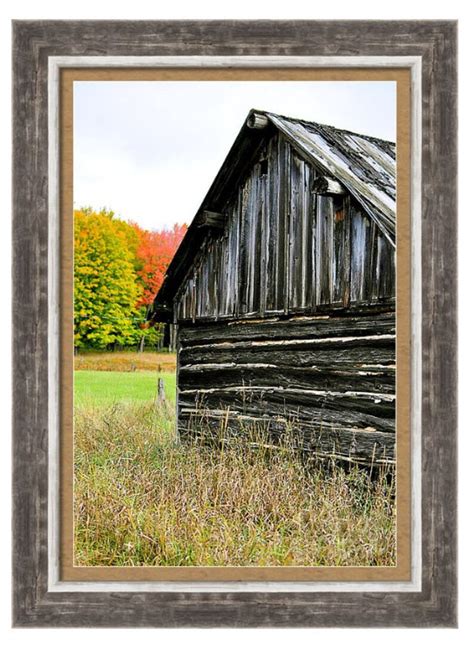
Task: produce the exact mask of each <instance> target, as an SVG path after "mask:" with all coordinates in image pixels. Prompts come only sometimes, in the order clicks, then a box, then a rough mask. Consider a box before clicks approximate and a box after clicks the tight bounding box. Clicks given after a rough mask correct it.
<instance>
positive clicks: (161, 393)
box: [156, 378, 166, 405]
mask: <svg viewBox="0 0 474 648" xmlns="http://www.w3.org/2000/svg"><path fill="white" fill-rule="evenodd" d="M165 400H166V394H165V383H164V380H163V378H158V393H157V395H156V402H157V404H158V405H160V404H161V403H164V402H165Z"/></svg>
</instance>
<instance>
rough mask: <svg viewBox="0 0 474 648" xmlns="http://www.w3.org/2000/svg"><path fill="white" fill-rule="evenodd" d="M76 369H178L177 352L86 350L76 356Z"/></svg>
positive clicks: (166, 370) (162, 370) (161, 370)
mask: <svg viewBox="0 0 474 648" xmlns="http://www.w3.org/2000/svg"><path fill="white" fill-rule="evenodd" d="M74 369H85V370H87V371H157V372H159V373H161V372H168V371H175V370H176V353H165V352H163V353H158V352H152V351H145V352H143V353H135V352H134V351H114V352H113V353H107V352H100V351H98V352H95V353H94V352H86V353H80V354H78V355H76V356H75V358H74Z"/></svg>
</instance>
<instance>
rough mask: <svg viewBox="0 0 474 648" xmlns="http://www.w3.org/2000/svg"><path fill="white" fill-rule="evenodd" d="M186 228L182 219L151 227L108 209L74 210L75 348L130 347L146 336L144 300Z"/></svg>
mask: <svg viewBox="0 0 474 648" xmlns="http://www.w3.org/2000/svg"><path fill="white" fill-rule="evenodd" d="M185 232H186V225H177V224H175V225H174V226H173V227H172V228H171V229H169V230H168V229H163V230H160V231H150V230H146V229H143V228H141V227H140V226H139V225H137V224H136V223H134V222H131V221H128V222H126V221H124V220H122V219H120V218H117V217H116V216H115V215H114V213H113V212H111V211H106V210H102V211H98V212H97V211H93V210H92V209H88V208H82V209H79V210H75V211H74V345H75V347H76V348H77V349H85V348H93V349H108V348H116V347H132V346H134V345H137V344H139V343H140V341H142V338H143V336H145V343H146V344H147V345H155V344H156V343H157V341H158V336H159V332H158V331H157V330H156V329H147V330H143V329H142V328H140V325H141V324H143V323H144V321H145V318H146V312H147V308H148V307H149V305H150V304H151V303H152V302H153V299H154V297H155V295H156V293H157V291H158V290H159V288H160V286H161V284H162V282H163V278H164V276H165V272H166V269H167V267H168V264H169V262H170V261H171V259H172V257H173V255H174V253H175V251H176V249H177V247H178V245H179V244H180V242H181V239H182V238H183V236H184V234H185Z"/></svg>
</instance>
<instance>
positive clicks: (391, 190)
mask: <svg viewBox="0 0 474 648" xmlns="http://www.w3.org/2000/svg"><path fill="white" fill-rule="evenodd" d="M260 116H261V117H263V118H266V121H268V122H269V126H270V127H269V128H250V127H249V124H251V123H252V120H255V117H257V118H258V117H260ZM264 121H265V119H264ZM275 129H276V130H278V131H280V132H281V133H282V134H283V135H284V137H285V138H286V139H287V140H288V141H289V142H290V143H291V144H292V146H293V147H294V148H295V149H296V150H297V151H298V152H299V153H300V155H301V156H302V157H304V158H305V159H306V160H307V161H308V162H309V163H310V164H312V165H313V166H315V167H316V168H317V169H318V170H319V171H321V172H322V173H323V174H326V175H331V176H333V177H335V178H336V179H337V180H338V181H339V182H340V183H341V184H342V185H344V187H345V188H346V190H347V191H348V192H349V193H350V194H352V195H353V196H354V197H355V198H356V199H357V201H358V202H359V203H360V204H361V206H362V207H363V208H364V209H365V211H366V212H367V214H368V215H369V216H370V217H371V218H372V219H373V220H374V221H375V222H376V223H377V225H378V227H379V228H380V230H381V231H382V232H383V234H384V235H385V236H386V238H387V239H388V240H389V241H390V243H391V244H392V245H395V213H396V212H395V196H396V184H395V182H396V180H395V179H396V155H395V144H394V143H393V142H389V141H386V140H381V139H378V138H375V137H369V136H367V135H361V134H358V133H353V132H350V131H347V130H341V129H339V128H335V127H333V126H327V125H324V124H317V123H315V122H309V121H305V120H301V119H294V118H291V117H286V116H284V115H277V114H274V113H270V112H267V111H261V110H254V109H252V110H251V111H250V112H249V114H248V116H247V118H246V120H245V123H244V125H243V126H242V128H241V130H240V132H239V134H238V135H237V138H236V140H235V141H234V144H233V145H232V147H231V149H230V151H229V153H228V155H227V157H226V159H225V160H224V163H223V164H222V166H221V168H220V170H219V172H218V173H217V176H216V178H215V179H214V181H213V183H212V185H211V187H210V188H209V191H208V192H207V194H206V196H205V198H204V200H203V203H202V204H201V206H200V208H199V210H198V212H197V214H196V216H195V217H194V219H193V221H192V222H191V224H190V226H189V228H188V230H187V232H186V235H185V236H184V238H183V240H182V242H181V245H180V246H179V248H178V250H177V252H176V254H175V255H174V257H173V259H172V261H171V263H170V265H169V267H168V270H167V273H166V276H165V279H164V281H163V284H162V286H161V288H160V290H159V292H158V294H157V296H156V297H155V301H154V304H153V309H152V311H151V313H150V317H153V314H155V315H158V314H159V312H160V311H161V310H162V309H163V308H165V309H166V308H169V307H170V306H171V302H172V300H173V297H174V295H175V293H176V291H177V290H178V289H179V287H180V285H181V282H182V281H183V279H184V277H185V275H186V273H187V271H188V269H189V267H190V266H191V264H192V263H193V260H194V257H195V256H196V254H197V252H198V251H199V249H200V247H201V244H202V242H203V240H204V238H205V236H206V232H205V229H204V228H202V227H201V222H200V220H201V219H200V217H201V215H202V213H203V212H204V211H205V210H209V211H218V210H219V209H221V208H222V207H223V205H224V202H225V200H226V198H227V191H228V190H229V189H230V188H231V187H232V186H234V187H235V186H236V185H237V184H238V182H239V181H240V179H241V178H242V176H243V174H244V173H245V171H246V169H247V168H248V167H249V166H250V165H251V164H253V162H254V161H255V158H256V156H257V155H258V152H259V149H260V148H261V146H262V144H263V143H264V141H265V140H266V139H267V138H268V136H269V133H270V132H275Z"/></svg>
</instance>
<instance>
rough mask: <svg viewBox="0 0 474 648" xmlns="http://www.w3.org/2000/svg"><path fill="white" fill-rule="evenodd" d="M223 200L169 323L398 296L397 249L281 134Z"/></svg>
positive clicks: (310, 309) (259, 152)
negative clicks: (220, 222)
mask: <svg viewBox="0 0 474 648" xmlns="http://www.w3.org/2000/svg"><path fill="white" fill-rule="evenodd" d="M254 156H255V161H254V163H253V165H252V164H251V166H250V170H249V172H248V173H247V174H246V175H245V176H244V177H243V179H242V180H241V182H240V184H239V185H237V186H236V187H235V188H234V190H233V192H232V193H231V195H229V196H227V199H226V202H225V205H224V206H223V207H222V211H223V214H224V223H225V225H224V229H223V230H218V229H210V231H209V234H208V236H207V237H206V238H205V239H204V241H203V243H202V246H201V250H200V252H199V253H198V254H197V256H196V258H195V260H194V262H193V264H192V266H191V268H190V271H189V272H188V275H187V277H186V279H185V280H184V281H183V283H182V286H181V288H180V290H179V291H178V293H177V295H176V298H175V321H178V322H180V321H183V320H192V321H195V320H199V319H215V320H218V319H230V318H235V317H245V318H252V317H266V316H271V315H275V314H287V313H305V314H309V313H317V312H319V310H320V308H321V307H322V306H329V305H333V306H338V307H342V306H348V305H349V304H360V303H365V304H379V303H380V302H381V301H382V302H383V301H387V300H391V299H393V298H394V296H395V253H394V247H393V245H392V244H391V243H390V241H389V240H388V239H387V238H386V237H385V235H384V234H383V233H382V232H381V231H380V230H379V228H378V227H377V225H376V224H375V222H374V221H373V220H372V219H371V218H370V217H368V216H367V214H365V212H364V211H363V210H362V209H361V208H360V206H359V205H358V204H357V202H356V201H355V200H354V199H352V198H350V197H349V196H348V195H346V196H332V195H318V194H317V193H316V191H315V190H314V186H315V183H316V180H317V178H318V174H319V171H318V170H317V169H315V167H314V166H312V165H311V164H309V163H308V162H306V161H305V160H303V159H302V158H301V157H300V155H299V154H298V153H297V152H296V151H295V150H294V148H293V147H292V146H291V145H290V144H289V143H288V142H287V141H286V140H285V138H284V137H283V136H282V135H281V134H279V133H277V134H274V135H273V136H272V137H270V139H269V140H268V142H267V144H266V145H264V146H261V147H260V148H259V149H258V150H257V151H256V152H254Z"/></svg>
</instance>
